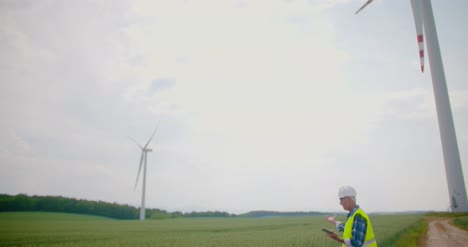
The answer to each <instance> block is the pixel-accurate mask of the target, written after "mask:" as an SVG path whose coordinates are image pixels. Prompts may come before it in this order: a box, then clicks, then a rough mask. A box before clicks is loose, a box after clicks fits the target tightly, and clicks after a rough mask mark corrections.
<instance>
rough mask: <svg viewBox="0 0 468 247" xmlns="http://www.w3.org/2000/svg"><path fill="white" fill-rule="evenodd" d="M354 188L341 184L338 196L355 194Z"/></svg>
mask: <svg viewBox="0 0 468 247" xmlns="http://www.w3.org/2000/svg"><path fill="white" fill-rule="evenodd" d="M356 195H357V193H356V190H354V188H353V187H351V186H342V187H340V189H339V190H338V198H343V197H347V196H356Z"/></svg>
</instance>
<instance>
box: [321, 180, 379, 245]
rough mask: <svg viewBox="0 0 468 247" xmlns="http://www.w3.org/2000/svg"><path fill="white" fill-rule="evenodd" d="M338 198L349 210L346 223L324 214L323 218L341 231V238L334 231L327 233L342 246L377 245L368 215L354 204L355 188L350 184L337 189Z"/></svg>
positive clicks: (345, 208)
mask: <svg viewBox="0 0 468 247" xmlns="http://www.w3.org/2000/svg"><path fill="white" fill-rule="evenodd" d="M338 198H340V204H341V206H342V207H343V209H344V210H346V211H349V213H348V217H347V220H346V223H342V222H339V221H337V220H335V216H328V215H326V216H325V219H326V220H327V221H328V222H330V223H331V224H333V225H335V226H336V229H337V230H338V231H340V232H343V238H340V237H339V236H338V235H337V234H336V233H334V232H332V233H327V235H328V237H329V238H331V239H334V240H336V241H338V242H340V243H342V246H371V247H377V242H376V240H375V236H374V230H373V229H372V224H371V222H370V219H369V216H367V214H366V213H365V212H364V211H363V210H362V209H361V208H360V207H359V205H357V204H356V190H354V188H353V187H351V186H343V187H341V188H340V189H339V190H338Z"/></svg>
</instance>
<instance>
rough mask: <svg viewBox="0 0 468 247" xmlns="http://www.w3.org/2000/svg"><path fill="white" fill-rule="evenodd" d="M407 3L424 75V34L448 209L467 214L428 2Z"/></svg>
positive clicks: (414, 1) (445, 89)
mask: <svg viewBox="0 0 468 247" xmlns="http://www.w3.org/2000/svg"><path fill="white" fill-rule="evenodd" d="M410 1H411V7H412V9H413V16H414V21H415V25H416V34H417V40H418V46H419V57H420V61H421V71H424V34H426V41H427V51H428V57H429V65H430V69H431V75H432V85H433V87H434V96H435V103H436V109H437V118H438V120H439V130H440V138H441V142H442V152H443V155H444V163H445V173H446V176H447V184H448V190H449V200H450V208H451V209H452V210H453V211H455V212H468V200H467V197H466V188H465V181H464V178H463V170H462V166H461V160H460V153H459V151H458V144H457V137H456V135H455V126H454V123H453V116H452V109H451V107H450V99H449V95H448V89H447V83H446V82H445V72H444V66H443V64H442V56H441V54H440V48H439V40H438V38H437V30H436V26H435V20H434V14H433V12H432V4H431V0H410ZM371 2H373V0H368V1H367V2H366V3H365V4H364V6H362V7H361V8H360V9H359V10H358V11H357V12H356V14H357V13H359V11H361V10H362V9H364V8H365V7H366V6H367V5H369V4H370V3H371ZM447 3H448V2H447Z"/></svg>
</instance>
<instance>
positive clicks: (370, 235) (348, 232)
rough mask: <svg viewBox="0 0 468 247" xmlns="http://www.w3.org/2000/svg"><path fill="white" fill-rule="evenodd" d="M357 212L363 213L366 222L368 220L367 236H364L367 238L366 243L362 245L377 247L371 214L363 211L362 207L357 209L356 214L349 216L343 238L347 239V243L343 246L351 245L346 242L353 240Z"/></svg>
mask: <svg viewBox="0 0 468 247" xmlns="http://www.w3.org/2000/svg"><path fill="white" fill-rule="evenodd" d="M357 214H359V215H361V217H363V218H364V219H366V222H367V230H366V236H365V238H364V239H365V240H364V244H363V245H362V246H366V247H377V241H376V240H375V235H374V230H372V224H371V222H370V219H369V216H367V214H366V213H364V211H362V209H360V208H358V209H356V211H355V212H354V214H353V215H351V216H349V218H348V220H347V221H346V224H345V228H344V232H343V240H344V241H345V243H344V244H343V245H342V246H343V247H345V246H351V245H350V244H349V245H346V242H348V243H350V240H351V237H352V234H353V222H354V217H355V216H356V215H357Z"/></svg>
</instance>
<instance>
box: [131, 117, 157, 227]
mask: <svg viewBox="0 0 468 247" xmlns="http://www.w3.org/2000/svg"><path fill="white" fill-rule="evenodd" d="M158 127H159V123H158V125H157V126H156V129H155V130H154V131H153V134H152V135H151V137H150V139H149V140H148V142H146V144H145V146H143V147H142V146H141V145H140V144H138V142H136V141H135V140H133V139H132V140H133V141H134V142H135V143H136V144H137V145H138V147H140V148H141V157H140V166H139V168H138V173H137V179H136V182H135V188H134V190H135V189H136V187H137V185H138V179H139V178H140V173H141V167H142V166H143V188H142V192H141V208H140V220H145V194H146V163H147V161H148V152H151V151H153V150H152V149H150V148H148V144H149V143H150V142H151V139H153V136H154V134H155V133H156V131H157V130H158Z"/></svg>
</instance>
